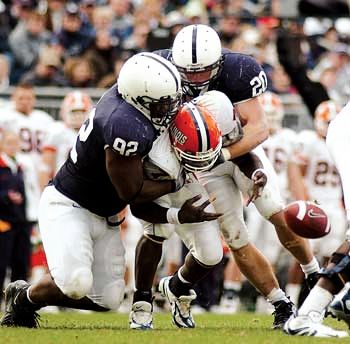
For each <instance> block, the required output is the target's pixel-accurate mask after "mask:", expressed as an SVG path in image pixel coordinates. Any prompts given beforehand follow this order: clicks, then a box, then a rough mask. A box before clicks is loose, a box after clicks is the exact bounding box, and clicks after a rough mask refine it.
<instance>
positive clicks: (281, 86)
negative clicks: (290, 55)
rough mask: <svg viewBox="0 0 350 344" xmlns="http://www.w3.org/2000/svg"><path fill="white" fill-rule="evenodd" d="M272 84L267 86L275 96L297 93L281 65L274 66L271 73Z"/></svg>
mask: <svg viewBox="0 0 350 344" xmlns="http://www.w3.org/2000/svg"><path fill="white" fill-rule="evenodd" d="M271 81H272V84H271V85H268V87H269V89H271V91H272V92H274V93H277V94H290V93H297V91H296V89H295V87H293V86H292V84H291V81H290V78H289V76H288V74H287V73H286V72H285V70H284V68H283V67H282V66H281V65H276V66H274V67H273V69H272V71H271Z"/></svg>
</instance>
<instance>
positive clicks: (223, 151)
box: [221, 148, 231, 161]
mask: <svg viewBox="0 0 350 344" xmlns="http://www.w3.org/2000/svg"><path fill="white" fill-rule="evenodd" d="M221 154H222V156H223V158H224V160H225V161H227V160H231V153H230V151H229V149H228V148H222V149H221Z"/></svg>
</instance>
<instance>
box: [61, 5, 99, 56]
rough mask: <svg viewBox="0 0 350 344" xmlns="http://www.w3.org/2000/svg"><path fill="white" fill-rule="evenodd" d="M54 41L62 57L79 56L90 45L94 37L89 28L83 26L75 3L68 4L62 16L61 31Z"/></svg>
mask: <svg viewBox="0 0 350 344" xmlns="http://www.w3.org/2000/svg"><path fill="white" fill-rule="evenodd" d="M55 38H56V40H57V43H58V44H59V45H61V47H62V48H63V51H64V56H65V57H66V58H67V57H72V56H80V55H82V54H83V53H84V52H85V51H86V50H87V49H88V48H89V46H90V45H91V44H92V42H93V39H94V35H93V33H92V30H91V28H90V27H84V26H83V18H82V15H81V12H80V10H79V7H78V6H77V5H76V4H75V3H68V4H67V5H66V7H65V13H64V15H63V22H62V29H61V31H60V32H59V33H58V34H57V35H56V37H55Z"/></svg>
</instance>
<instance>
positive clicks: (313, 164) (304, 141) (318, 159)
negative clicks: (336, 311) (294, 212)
mask: <svg viewBox="0 0 350 344" xmlns="http://www.w3.org/2000/svg"><path fill="white" fill-rule="evenodd" d="M340 110H341V109H340V108H339V106H338V105H337V104H336V103H335V102H334V101H332V100H328V101H325V102H322V103H321V104H319V106H318V107H317V108H316V111H315V115H314V127H315V130H303V131H301V132H300V133H299V134H298V139H297V142H298V144H297V149H296V152H295V159H294V161H293V162H292V163H291V164H290V177H291V180H292V183H291V186H292V192H293V193H294V196H295V199H302V200H310V201H315V202H317V203H318V204H320V205H321V206H322V208H323V209H324V210H325V212H326V213H327V215H328V217H329V220H330V223H331V228H332V232H331V233H330V235H328V236H327V237H325V238H320V239H314V240H311V241H310V243H311V245H312V248H313V251H314V253H315V255H316V256H317V258H318V259H319V260H320V261H321V265H324V264H325V263H326V262H327V261H328V259H329V255H330V254H331V253H332V252H334V250H335V249H336V248H337V247H339V245H340V244H341V243H342V241H343V239H344V233H345V230H346V216H345V211H344V208H343V201H342V196H343V192H342V188H341V183H340V177H339V174H338V172H337V169H336V167H335V164H334V162H333V159H332V157H331V155H330V153H329V151H328V148H327V145H326V134H327V129H328V124H329V122H330V121H331V120H332V119H334V118H335V116H336V115H337V113H338V112H339V111H340ZM303 289H304V288H302V289H301V295H300V297H299V302H300V305H301V304H302V303H303V301H304V300H305V297H306V296H307V294H306V293H305V290H303Z"/></svg>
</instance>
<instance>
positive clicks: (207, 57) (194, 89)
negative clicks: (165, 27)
mask: <svg viewBox="0 0 350 344" xmlns="http://www.w3.org/2000/svg"><path fill="white" fill-rule="evenodd" d="M157 53H158V54H160V55H161V56H163V57H165V58H166V59H168V60H169V61H172V63H173V64H174V65H175V66H176V68H177V69H178V71H179V72H180V75H181V81H182V85H183V89H184V94H185V96H187V97H189V98H192V97H193V96H195V95H199V94H203V93H204V92H205V91H207V90H217V91H221V92H223V93H224V94H225V95H226V96H227V97H228V98H229V99H230V100H231V102H232V103H233V104H234V105H235V108H236V110H237V113H238V115H239V119H240V122H241V124H242V125H243V128H242V132H241V135H239V136H237V140H236V142H235V143H234V144H231V145H229V146H227V147H225V148H224V149H223V155H224V158H225V160H229V159H230V158H235V157H237V156H240V155H242V154H245V153H247V152H250V151H251V150H252V149H254V148H255V147H257V146H258V145H259V144H260V143H261V142H263V141H264V140H266V139H267V137H268V127H267V124H266V119H265V115H264V111H263V108H262V106H261V104H260V102H259V100H258V96H259V95H261V94H263V93H264V92H265V90H266V87H267V78H266V74H265V72H264V71H263V70H262V68H261V66H260V65H259V64H258V63H257V62H256V60H254V59H253V58H252V57H250V56H248V55H245V54H239V53H233V52H231V51H230V50H227V49H222V48H221V42H220V39H219V36H218V34H217V33H216V32H215V31H214V30H213V29H212V28H210V27H209V26H206V25H189V26H186V27H184V28H183V29H182V30H181V31H179V33H178V34H177V35H176V37H175V40H174V43H173V46H172V49H171V50H169V49H165V50H161V51H158V52H157ZM256 153H257V154H258V156H259V158H260V159H262V161H263V164H264V167H265V168H267V165H269V166H270V167H269V168H271V169H272V167H271V164H270V162H269V161H268V159H267V158H266V156H265V154H264V152H263V150H262V148H261V147H258V148H257V151H256ZM271 173H272V172H271ZM235 182H236V184H237V185H242V186H243V184H244V183H241V182H240V181H238V180H235ZM272 182H273V183H274V184H275V185H272V187H273V188H274V189H276V187H277V190H278V186H277V178H276V177H274V178H269V180H268V183H272ZM265 190H268V189H266V188H265ZM241 191H244V190H241ZM254 204H255V206H256V207H257V209H258V211H259V213H260V214H261V215H262V216H263V217H265V218H266V219H268V220H269V221H270V222H271V223H272V224H273V225H274V227H275V229H276V232H277V235H278V237H279V240H280V241H281V243H282V245H283V246H284V247H285V248H286V249H287V250H289V251H290V252H291V254H292V255H293V256H294V257H295V258H296V259H297V260H298V261H299V263H300V264H301V268H302V270H303V272H304V273H305V276H306V278H307V279H308V282H309V284H310V285H314V283H315V282H316V273H317V271H318V270H319V265H318V262H317V260H316V258H315V257H314V256H313V254H312V251H311V248H310V246H309V243H308V241H307V240H305V239H302V238H300V237H298V236H297V235H296V234H294V233H293V232H292V231H291V230H290V229H289V228H288V226H287V224H286V222H285V219H284V216H283V211H282V209H283V202H282V201H281V199H280V197H279V192H273V193H271V194H269V195H262V197H260V198H259V199H257V200H256V201H255V202H254Z"/></svg>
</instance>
